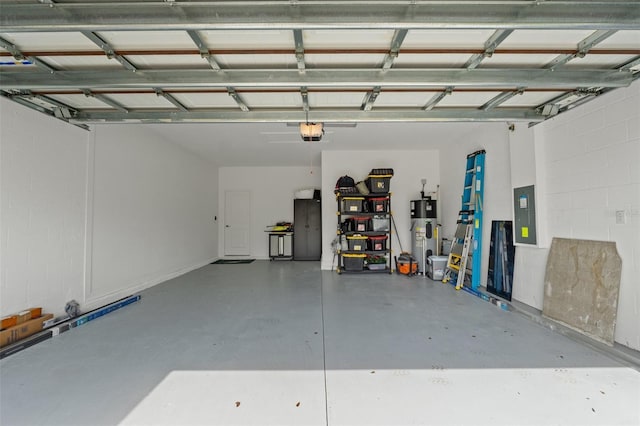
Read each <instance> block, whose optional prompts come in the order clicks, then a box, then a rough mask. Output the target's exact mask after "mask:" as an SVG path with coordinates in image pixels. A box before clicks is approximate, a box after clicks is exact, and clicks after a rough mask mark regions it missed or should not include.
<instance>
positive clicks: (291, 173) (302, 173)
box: [218, 167, 333, 259]
mask: <svg viewBox="0 0 640 426" xmlns="http://www.w3.org/2000/svg"><path fill="white" fill-rule="evenodd" d="M219 179H220V181H219V182H220V186H219V194H218V200H219V206H220V208H219V213H218V226H219V228H218V232H219V235H220V239H219V246H218V251H219V253H220V257H223V256H224V199H225V191H249V192H250V193H251V205H252V206H253V207H252V210H253V211H252V214H251V223H250V228H251V236H250V238H251V243H250V244H251V254H250V257H253V258H257V259H268V258H269V241H268V236H267V234H266V233H265V232H264V231H265V230H266V229H267V226H270V225H275V224H276V223H277V222H282V221H291V222H293V199H294V193H295V192H296V191H297V190H299V189H302V188H320V184H321V181H320V168H318V167H221V168H220V171H219ZM330 201H333V199H331V200H330ZM324 202H325V200H324V199H323V204H324Z"/></svg>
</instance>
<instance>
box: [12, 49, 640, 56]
mask: <svg viewBox="0 0 640 426" xmlns="http://www.w3.org/2000/svg"><path fill="white" fill-rule="evenodd" d="M209 52H214V53H215V54H216V55H295V49H215V50H209ZM482 52H484V50H483V49H476V48H428V49H400V51H399V52H398V55H400V54H411V55H441V54H466V53H468V54H474V55H475V54H481V53H482ZM574 52H575V50H574V49H546V48H545V49H543V48H529V49H511V48H508V49H507V48H504V49H496V50H495V51H494V52H493V54H494V55H553V54H556V55H560V54H572V53H574ZM22 53H23V54H24V55H25V56H51V57H55V56H102V55H104V52H103V51H102V50H56V51H46V50H34V51H27V52H25V51H23V52H22ZM115 53H117V54H118V55H121V56H157V55H163V56H188V55H199V54H200V51H199V50H196V49H140V50H138V49H117V50H115ZM387 53H388V50H386V49H305V54H313V55H359V54H363V55H380V54H387ZM212 54H213V53H212ZM589 55H618V56H620V55H640V49H629V48H620V49H608V48H607V49H597V48H596V49H591V50H589ZM2 56H11V54H10V53H9V52H0V57H2Z"/></svg>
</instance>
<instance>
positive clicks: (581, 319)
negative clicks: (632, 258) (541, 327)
mask: <svg viewBox="0 0 640 426" xmlns="http://www.w3.org/2000/svg"><path fill="white" fill-rule="evenodd" d="M621 270H622V260H621V259H620V256H619V255H618V251H617V249H616V243H615V242H607V241H590V240H573V239H565V238H554V239H553V241H552V243H551V250H549V258H548V259H547V269H546V273H545V279H544V301H543V307H542V313H543V315H545V316H547V317H549V318H551V319H554V320H556V321H559V322H561V323H563V324H565V325H567V326H569V327H571V328H573V329H576V330H578V331H581V332H583V333H585V334H586V335H588V336H589V337H592V338H594V339H597V340H600V341H602V342H605V343H608V344H610V345H612V344H613V337H614V331H615V326H616V316H617V310H618V293H619V291H620V274H621Z"/></svg>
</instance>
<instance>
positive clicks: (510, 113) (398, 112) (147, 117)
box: [73, 108, 545, 123]
mask: <svg viewBox="0 0 640 426" xmlns="http://www.w3.org/2000/svg"><path fill="white" fill-rule="evenodd" d="M307 115H308V120H309V121H310V122H314V123H318V122H332V123H353V122H383V121H386V122H430V121H434V122H437V121H441V122H442V121H505V120H507V121H526V122H537V121H542V120H544V119H545V117H544V116H542V115H541V114H540V113H539V112H537V111H535V110H533V109H527V108H497V109H495V110H490V111H481V110H479V109H477V108H440V109H437V110H432V111H422V110H415V109H414V110H405V109H385V110H376V111H362V110H343V109H338V110H314V111H313V113H312V114H311V113H306V112H305V111H300V110H259V111H250V112H240V111H229V110H226V111H220V110H218V111H213V110H208V111H198V110H191V111H190V112H188V113H186V112H175V111H173V112H172V111H143V112H142V111H141V112H136V111H130V112H129V113H128V114H124V113H121V112H82V111H81V112H80V113H79V114H78V116H77V117H75V118H74V119H73V122H75V123H110V122H207V123H231V122H242V123H249V122H254V123H261V122H264V123H274V122H277V123H278V122H279V123H301V122H305V121H307Z"/></svg>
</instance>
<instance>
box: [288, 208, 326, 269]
mask: <svg viewBox="0 0 640 426" xmlns="http://www.w3.org/2000/svg"><path fill="white" fill-rule="evenodd" d="M321 254H322V215H321V208H320V200H298V199H296V200H293V260H320V256H321Z"/></svg>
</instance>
